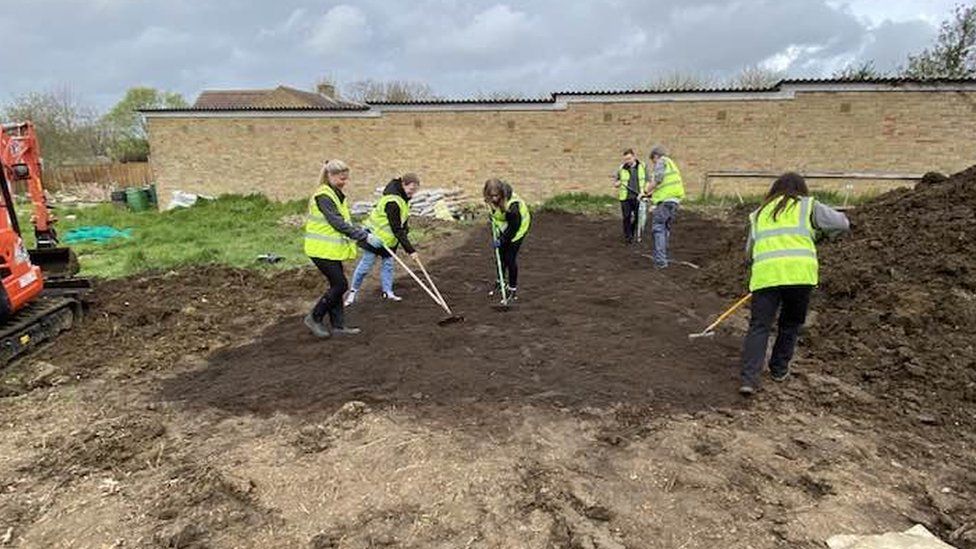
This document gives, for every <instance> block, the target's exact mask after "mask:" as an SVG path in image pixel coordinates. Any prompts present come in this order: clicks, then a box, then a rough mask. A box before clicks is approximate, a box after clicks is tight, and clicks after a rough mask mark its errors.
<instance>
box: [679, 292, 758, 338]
mask: <svg viewBox="0 0 976 549" xmlns="http://www.w3.org/2000/svg"><path fill="white" fill-rule="evenodd" d="M751 297H752V293H748V294H746V295H745V297H743V298H742V299H740V300H739V301H736V302H735V304H733V305H732V306H731V307H729V308H728V310H726V311H725V312H724V313H722V314H721V315H719V317H718V318H717V319H716V320H715V322H712V323H711V324H709V325H708V327H707V328H705V329H704V330H702V331H701V332H699V333H697V334H688V339H696V338H699V337H711V336H713V335H715V327H716V326H718V325H719V324H720V323H721V322H722V321H723V320H725V319H726V318H728V317H730V316H732V313H734V312H736V311H737V310H738V309H739V307H741V306H743V305H745V303H746V302H747V301H749V298H751Z"/></svg>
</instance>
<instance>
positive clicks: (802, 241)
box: [749, 196, 818, 291]
mask: <svg viewBox="0 0 976 549" xmlns="http://www.w3.org/2000/svg"><path fill="white" fill-rule="evenodd" d="M780 200H790V199H788V198H781V199H780ZM791 202H792V203H791V204H788V205H786V207H784V208H783V209H782V210H781V211H780V212H779V215H778V216H777V218H776V219H775V220H773V210H774V209H776V204H777V203H778V201H775V200H774V201H773V202H770V203H769V204H766V205H765V206H763V207H762V208H760V209H758V210H756V211H754V212H752V214H750V215H749V224H750V226H751V228H750V230H751V231H752V275H751V277H750V279H749V290H750V291H756V290H761V289H763V288H770V287H773V286H794V285H796V286H798V285H810V286H816V284H817V268H818V263H817V246H816V244H814V240H813V239H814V231H813V221H812V217H813V199H812V198H810V197H807V196H805V197H802V198H800V200H791Z"/></svg>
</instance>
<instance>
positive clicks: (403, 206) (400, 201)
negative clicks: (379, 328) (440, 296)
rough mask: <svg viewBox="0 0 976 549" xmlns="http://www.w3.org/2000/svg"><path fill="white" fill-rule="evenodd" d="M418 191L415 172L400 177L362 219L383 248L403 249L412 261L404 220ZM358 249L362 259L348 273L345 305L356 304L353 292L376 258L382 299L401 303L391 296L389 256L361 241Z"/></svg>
mask: <svg viewBox="0 0 976 549" xmlns="http://www.w3.org/2000/svg"><path fill="white" fill-rule="evenodd" d="M418 189H420V178H419V177H417V174H415V173H407V174H403V177H398V178H396V179H393V180H392V181H390V182H389V183H387V184H386V187H385V188H384V189H383V196H381V197H380V199H379V200H378V201H377V202H376V205H375V206H373V211H372V212H371V213H370V214H369V218H367V219H366V227H367V228H369V229H370V230H371V231H372V232H373V234H374V235H376V237H377V238H379V239H380V240H381V241H383V244H385V245H386V248H388V249H389V250H390V251H392V252H393V253H396V250H397V246H403V251H405V252H407V254H408V255H410V257H412V258H414V259H416V258H417V250H415V249H414V247H413V244H412V243H411V242H410V237H409V236H407V235H408V233H409V232H410V228H409V227H408V226H407V218H408V217H410V199H411V198H413V195H414V194H416V193H417V190H418ZM359 247H360V248H362V249H363V258H362V259H360V260H359V265H356V270H355V272H353V273H352V289H350V290H349V293H348V294H346V300H345V306H346V307H349V306H350V305H352V304H353V303H355V302H356V293H357V292H358V291H359V288H361V287H362V286H363V280H365V279H366V275H368V274H369V272H370V271H371V270H373V264H374V263H376V258H378V257H379V258H382V260H381V265H380V289H381V290H382V292H383V294H382V295H383V299H385V300H387V301H401V300H402V298H401V297H400V296H398V295H396V294H395V293H393V271H394V269H393V263H394V259H393V256H391V255H390V254H389V252H387V251H386V249H384V248H382V247H380V248H374V247H373V246H370V245H369V244H367V243H365V242H360V243H359Z"/></svg>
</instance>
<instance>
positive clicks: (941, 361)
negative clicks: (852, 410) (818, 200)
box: [809, 167, 976, 431]
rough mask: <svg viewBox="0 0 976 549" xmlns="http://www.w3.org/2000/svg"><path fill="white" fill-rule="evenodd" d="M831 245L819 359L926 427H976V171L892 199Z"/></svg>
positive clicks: (859, 216) (815, 340)
mask: <svg viewBox="0 0 976 549" xmlns="http://www.w3.org/2000/svg"><path fill="white" fill-rule="evenodd" d="M851 219H852V222H853V223H854V230H853V232H852V234H851V235H850V236H849V237H848V238H845V239H843V240H841V241H838V242H834V243H827V244H825V245H823V246H822V247H821V249H822V254H821V255H822V258H823V259H822V261H823V266H822V271H821V272H822V273H823V276H822V281H821V286H820V291H819V294H820V299H819V303H818V305H817V309H818V310H819V313H820V314H819V322H818V323H817V324H816V325H815V326H814V327H813V329H812V330H811V339H810V341H809V343H810V353H809V354H810V355H811V356H812V357H814V358H817V359H820V360H822V361H824V362H825V363H826V365H827V366H826V369H827V370H828V371H830V372H832V373H836V374H838V375H841V374H843V375H844V376H845V377H847V378H849V379H856V380H859V381H860V382H862V383H864V384H865V385H868V386H870V387H871V390H872V392H873V393H875V394H877V395H883V396H884V398H887V399H893V400H895V401H897V403H898V404H899V407H900V408H902V409H903V410H904V411H905V412H908V413H909V414H912V415H915V416H916V417H917V418H918V419H919V420H920V421H923V422H926V423H929V422H959V423H961V424H965V425H966V426H967V427H969V430H970V431H971V430H972V429H973V428H974V427H976V420H974V418H973V416H972V414H971V413H970V412H968V411H967V409H971V407H972V404H973V402H976V348H974V340H973V334H974V333H976V234H974V230H976V167H973V168H970V169H968V170H966V171H964V172H961V173H958V174H956V175H954V176H952V177H951V178H949V179H947V180H944V181H939V180H938V178H934V177H933V178H929V180H927V181H926V183H925V184H924V185H920V186H919V187H918V188H916V189H914V190H910V189H902V190H898V191H893V192H891V193H888V194H885V195H883V196H881V197H879V198H878V199H876V200H874V201H872V202H870V203H869V204H867V205H865V206H863V207H861V208H858V209H857V210H856V211H855V212H853V213H852V216H851Z"/></svg>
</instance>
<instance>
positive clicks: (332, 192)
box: [305, 160, 382, 338]
mask: <svg viewBox="0 0 976 549" xmlns="http://www.w3.org/2000/svg"><path fill="white" fill-rule="evenodd" d="M348 181H349V166H347V165H346V163H345V162H343V161H341V160H329V161H327V162H325V164H323V165H322V171H321V173H320V174H319V188H318V189H317V190H316V191H315V193H314V194H313V195H312V197H311V198H309V200H308V216H307V217H306V220H305V255H307V256H308V257H309V258H310V259H311V260H312V263H314V264H315V266H316V267H317V268H318V269H319V271H320V272H321V273H322V275H323V276H325V278H326V280H328V281H329V289H328V290H327V291H326V292H325V294H323V295H322V297H321V298H319V300H318V302H317V303H316V304H315V307H314V308H313V309H312V311H311V312H310V313H309V314H308V315H306V316H305V326H307V327H308V329H309V330H311V331H312V333H313V334H315V336H316V337H320V338H326V337H330V336H331V335H332V334H340V335H352V334H358V333H359V332H360V330H359V328H352V327H350V326H347V325H346V323H345V318H344V316H343V305H342V295H343V294H344V293H346V290H348V289H349V281H348V280H347V279H346V274H345V272H343V269H342V262H343V261H345V260H347V259H355V258H356V250H357V246H356V243H357V242H367V243H369V244H370V245H374V246H381V245H382V242H380V240H379V239H378V238H376V237H375V236H373V235H371V234H370V233H369V231H367V230H366V229H363V228H362V227H357V226H356V225H353V224H352V214H351V213H350V212H349V204H348V203H347V202H346V195H345V194H344V193H343V189H344V188H345V186H346V183H347V182H348ZM326 314H328V315H329V323H330V324H331V330H330V327H329V326H326V324H325V315H326Z"/></svg>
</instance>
